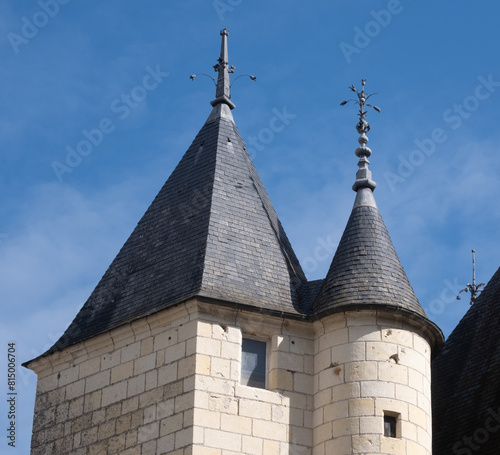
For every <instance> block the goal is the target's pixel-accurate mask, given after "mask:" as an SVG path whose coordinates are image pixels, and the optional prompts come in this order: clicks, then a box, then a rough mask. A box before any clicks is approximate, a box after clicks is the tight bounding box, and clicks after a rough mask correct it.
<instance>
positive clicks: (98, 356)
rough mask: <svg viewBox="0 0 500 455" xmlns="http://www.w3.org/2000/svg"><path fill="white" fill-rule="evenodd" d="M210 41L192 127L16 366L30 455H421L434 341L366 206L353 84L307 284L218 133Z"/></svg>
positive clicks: (255, 187)
mask: <svg viewBox="0 0 500 455" xmlns="http://www.w3.org/2000/svg"><path fill="white" fill-rule="evenodd" d="M227 36H228V32H227V30H225V29H224V30H222V31H221V52H220V57H219V59H218V62H217V64H216V65H215V66H214V69H215V71H216V72H217V73H218V75H217V83H216V96H215V99H214V100H213V101H212V102H211V105H212V111H211V113H210V114H209V116H208V118H207V120H206V122H205V124H204V125H203V127H202V128H201V130H200V132H199V133H198V135H197V136H196V138H195V139H194V141H193V143H192V144H191V146H190V147H189V149H188V150H187V151H186V153H185V154H184V156H183V158H182V159H181V161H180V162H179V164H178V165H177V167H176V168H175V170H174V171H173V173H172V174H171V176H170V177H169V178H168V180H167V182H166V183H165V185H164V186H163V188H162V189H161V190H160V192H159V193H158V195H157V196H156V198H155V199H154V201H153V202H152V204H151V205H150V207H149V208H148V210H147V211H146V213H145V214H144V216H143V217H142V219H141V220H140V221H139V223H138V224H137V227H136V228H135V229H134V231H133V232H132V234H131V235H130V237H129V238H128V240H127V241H126V242H125V244H124V245H123V247H122V249H121V250H120V252H119V253H118V255H117V256H116V258H115V259H114V260H113V262H112V263H111V265H110V266H109V268H108V270H107V271H106V273H105V274H104V276H103V277H102V279H101V280H100V282H99V283H98V285H97V286H96V288H95V290H94V291H93V292H92V294H91V295H90V297H89V298H88V300H87V301H86V302H85V304H84V305H83V307H82V309H81V310H80V312H79V313H78V314H77V316H76V317H75V319H74V321H73V322H72V323H71V324H70V326H69V327H68V329H67V330H66V332H65V333H64V335H63V336H62V337H61V339H60V340H58V341H57V343H56V344H55V345H54V346H52V347H51V348H50V349H49V350H48V351H47V352H45V353H44V354H43V355H41V356H39V357H37V358H35V359H33V360H31V361H29V362H27V363H25V364H24V365H25V366H26V367H28V368H30V369H31V370H33V371H35V372H36V373H37V375H38V383H37V394H36V402H35V417H34V423H33V436H32V448H31V454H32V455H39V454H40V455H41V454H47V453H50V454H57V455H64V454H70V453H71V454H75V455H102V454H109V455H111V454H120V455H149V454H151V455H157V454H158V455H161V454H173V455H232V454H248V455H261V454H262V455H263V454H265V455H272V454H281V455H285V454H286V455H290V454H294V455H299V454H300V455H327V454H331V453H333V454H336V455H347V454H368V453H370V454H376V453H391V454H398V455H401V454H430V447H431V415H430V356H431V349H432V347H433V346H435V345H438V344H440V343H441V342H442V334H441V332H440V331H439V329H438V328H437V327H436V326H435V325H434V324H432V323H431V322H430V321H429V320H428V319H427V317H426V315H425V313H424V311H423V310H422V308H421V306H420V304H419V303H418V300H417V299H416V297H415V295H414V293H413V290H412V288H411V286H410V284H409V283H408V280H407V278H406V275H405V273H404V271H403V268H402V266H401V264H400V262H399V259H398V257H397V255H396V253H395V251H394V247H393V245H392V242H391V240H390V237H389V235H388V233H387V230H386V228H385V226H384V224H383V221H382V218H381V217H380V214H379V212H378V209H377V206H376V204H375V200H374V198H373V190H374V188H375V183H374V182H373V181H372V180H371V173H370V171H369V170H368V164H369V163H368V159H367V158H368V157H369V156H370V153H371V151H370V149H369V148H368V147H366V143H367V142H368V139H367V137H366V132H367V131H368V128H369V127H368V124H367V123H366V120H365V118H364V117H365V114H364V101H365V98H366V97H365V94H364V90H363V91H362V92H361V93H358V95H359V103H360V107H361V118H360V123H359V125H358V131H359V132H360V147H359V148H358V149H357V151H356V153H357V155H358V156H359V158H360V160H359V168H360V169H359V171H358V173H357V178H356V182H355V184H354V187H353V188H354V190H355V191H356V192H357V195H356V200H355V203H354V208H353V211H352V214H351V217H350V219H349V221H348V223H347V227H346V230H345V232H344V235H343V237H342V239H341V241H340V244H339V247H338V250H337V252H336V254H335V257H334V258H333V262H332V265H331V267H330V270H329V272H328V275H327V277H326V278H325V280H317V281H312V282H308V281H307V280H306V278H305V275H304V273H303V271H302V269H301V266H300V264H299V261H298V260H297V257H296V256H295V253H294V251H293V249H292V247H291V245H290V242H289V241H288V239H287V236H286V234H285V232H284V229H283V227H282V225H281V223H280V221H279V219H278V216H277V214H276V212H275V210H274V208H273V206H272V204H271V201H270V200H269V197H268V195H267V193H266V191H265V189H264V187H263V184H262V182H261V180H260V178H259V176H258V174H257V171H256V169H255V167H254V165H253V163H252V161H251V159H250V156H249V154H248V152H247V149H246V147H245V145H244V143H243V141H242V139H241V137H240V135H239V133H238V130H237V128H236V125H235V123H234V119H233V115H232V110H233V109H234V108H235V105H234V104H233V103H232V101H231V90H230V88H231V86H230V73H232V72H234V67H230V66H229V62H228V51H227ZM353 90H354V89H353ZM384 426H386V427H387V435H386V436H384Z"/></svg>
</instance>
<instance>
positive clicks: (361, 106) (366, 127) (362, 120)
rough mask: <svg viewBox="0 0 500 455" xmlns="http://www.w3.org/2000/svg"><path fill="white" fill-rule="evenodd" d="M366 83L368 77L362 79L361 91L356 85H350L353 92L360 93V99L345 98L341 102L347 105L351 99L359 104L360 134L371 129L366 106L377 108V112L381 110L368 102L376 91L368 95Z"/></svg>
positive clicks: (357, 127)
mask: <svg viewBox="0 0 500 455" xmlns="http://www.w3.org/2000/svg"><path fill="white" fill-rule="evenodd" d="M365 84H366V79H361V91H359V90H357V89H356V88H355V87H354V85H351V86H350V87H349V90H351V91H352V92H354V93H356V95H358V99H357V100H356V99H354V98H352V99H350V100H345V101H342V102H341V103H340V105H341V106H345V105H346V104H347V103H348V102H349V101H354V102H355V103H356V104H357V105H359V114H358V115H359V122H358V124H357V125H356V130H357V131H358V133H359V134H366V133H368V131H370V124H369V123H368V122H367V121H366V118H365V116H366V110H365V106H368V107H371V108H373V109H375V110H376V111H377V112H380V108H379V107H377V106H374V105H373V104H368V103H367V101H368V99H369V98H370V96H373V95H376V93H372V94H370V95H368V96H367V95H366V93H365Z"/></svg>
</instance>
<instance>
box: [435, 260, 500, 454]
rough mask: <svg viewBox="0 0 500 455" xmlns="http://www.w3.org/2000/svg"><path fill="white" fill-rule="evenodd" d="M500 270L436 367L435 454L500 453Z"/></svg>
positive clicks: (451, 336) (446, 346) (464, 318)
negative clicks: (499, 451)
mask: <svg viewBox="0 0 500 455" xmlns="http://www.w3.org/2000/svg"><path fill="white" fill-rule="evenodd" d="M499 384H500V268H499V269H498V270H497V271H496V273H495V274H494V275H493V277H492V278H491V280H490V281H489V283H488V284H487V286H486V287H485V288H484V291H483V292H482V293H481V294H480V295H479V297H478V298H477V299H476V300H475V303H474V304H473V305H472V306H471V308H470V309H469V311H468V312H467V313H466V315H465V316H464V317H463V318H462V320H461V321H460V323H459V324H458V325H457V327H455V330H453V332H452V333H451V335H450V336H449V337H448V339H447V340H446V343H445V344H444V347H443V350H442V351H441V352H440V354H439V355H438V356H437V357H436V358H435V359H434V361H433V363H432V398H433V400H432V414H433V425H434V429H433V435H434V437H433V453H437V454H441V453H443V454H445V453H464V454H465V453H478V454H482V455H497V454H498V450H499V449H498V448H499V447H500V431H499V429H500V387H499Z"/></svg>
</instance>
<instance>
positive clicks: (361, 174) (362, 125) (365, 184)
mask: <svg viewBox="0 0 500 455" xmlns="http://www.w3.org/2000/svg"><path fill="white" fill-rule="evenodd" d="M365 84H366V79H361V87H362V88H361V91H359V90H357V89H355V88H354V85H351V86H350V87H349V89H350V90H351V91H353V92H355V93H356V95H358V99H357V100H356V99H350V100H345V101H342V102H341V103H340V105H341V106H345V105H346V104H347V103H348V102H349V101H354V102H355V103H356V104H358V105H359V114H358V115H359V122H358V124H357V125H356V130H357V131H358V133H359V135H360V136H359V139H358V142H359V144H360V147H358V148H357V149H356V151H355V153H356V156H357V157H358V158H359V161H358V166H359V170H358V172H356V181H355V182H354V185H353V186H352V189H353V190H354V191H358V190H359V189H361V188H370V189H371V190H372V191H373V190H374V189H375V187H376V186H377V184H376V183H375V182H374V181H373V180H372V179H371V177H372V173H371V171H370V170H369V169H368V165H369V164H370V162H369V161H368V157H369V156H370V155H371V154H372V151H371V150H370V148H369V147H367V146H366V144H367V143H368V137H367V136H366V133H368V131H370V124H369V123H368V122H367V121H366V110H365V106H369V107H371V108H373V109H375V110H376V111H377V112H380V108H378V107H377V106H374V105H372V104H368V103H367V102H366V101H367V100H368V99H369V98H370V96H373V95H376V93H372V94H371V95H368V96H367V95H366V93H365Z"/></svg>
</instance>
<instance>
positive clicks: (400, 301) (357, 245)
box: [314, 206, 426, 317]
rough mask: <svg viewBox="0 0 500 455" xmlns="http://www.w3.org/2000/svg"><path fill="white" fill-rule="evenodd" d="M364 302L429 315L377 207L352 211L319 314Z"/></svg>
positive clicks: (319, 303) (316, 308)
mask: <svg viewBox="0 0 500 455" xmlns="http://www.w3.org/2000/svg"><path fill="white" fill-rule="evenodd" d="M361 304H364V305H366V304H369V305H371V304H375V305H389V306H392V307H396V308H403V309H407V310H409V311H411V312H414V313H416V314H418V315H420V316H423V317H426V315H425V312H424V310H423V309H422V307H421V306H420V303H419V302H418V300H417V297H416V296H415V293H414V292H413V289H412V287H411V285H410V282H409V281H408V278H407V276H406V273H405V271H404V269H403V266H402V265H401V262H400V261H399V258H398V255H397V254H396V250H395V249H394V245H393V244H392V241H391V238H390V237H389V233H388V232H387V228H386V227H385V224H384V221H383V220H382V217H381V216H380V213H379V211H378V209H377V208H376V207H371V206H358V207H355V208H354V209H353V211H352V213H351V216H350V218H349V221H348V222H347V226H346V228H345V230H344V233H343V235H342V238H341V240H340V243H339V246H338V248H337V251H336V253H335V256H334V258H333V261H332V264H331V266H330V270H329V271H328V274H327V276H326V278H325V281H324V283H323V286H322V288H321V290H320V292H319V295H318V297H317V298H316V301H315V303H314V312H315V314H322V313H328V312H329V311H332V310H335V309H336V308H337V307H345V306H350V305H353V306H356V305H361Z"/></svg>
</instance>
